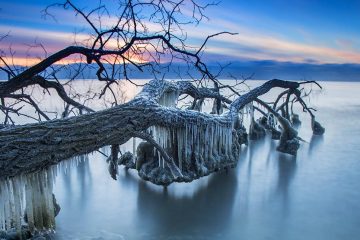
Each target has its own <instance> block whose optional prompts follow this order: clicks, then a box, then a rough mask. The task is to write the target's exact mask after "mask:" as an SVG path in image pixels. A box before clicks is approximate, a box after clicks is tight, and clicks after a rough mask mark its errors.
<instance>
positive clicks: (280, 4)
mask: <svg viewBox="0 0 360 240" xmlns="http://www.w3.org/2000/svg"><path fill="white" fill-rule="evenodd" d="M53 2H54V1H52V0H44V1H39V0H32V1H28V0H12V1H7V0H2V1H1V3H0V36H3V35H6V34H8V37H6V38H5V39H3V40H2V41H1V42H0V49H1V50H2V51H3V52H6V53H7V54H8V55H9V49H10V48H9V47H11V50H12V53H14V56H15V57H14V58H13V61H14V64H19V65H29V64H32V63H34V62H36V61H38V59H40V58H42V57H44V56H45V55H49V54H51V53H54V52H56V51H59V50H61V49H62V48H64V47H66V46H68V45H71V44H72V43H73V41H74V32H77V35H76V39H77V40H79V39H80V40H81V39H85V38H86V35H85V34H83V30H84V29H83V28H84V24H83V22H82V21H81V20H80V18H79V17H74V14H73V13H72V12H71V11H63V10H60V9H54V10H53V11H52V13H54V15H55V16H56V20H54V19H53V18H51V17H46V18H44V17H43V16H42V13H41V11H42V10H43V9H44V8H45V7H46V6H48V5H49V4H51V3H53ZM74 2H75V3H77V4H79V6H85V5H86V2H88V1H80V0H75V1H74ZM109 2H111V0H105V1H104V3H109ZM200 2H204V0H201V1H200ZM84 4H85V5H84ZM205 13H206V15H207V16H208V17H209V19H208V20H204V21H203V23H201V24H199V25H198V26H196V27H194V26H191V27H189V28H187V29H186V30H187V33H188V43H189V44H190V45H191V46H199V45H201V43H202V41H203V40H204V38H205V37H206V36H207V35H210V34H214V33H216V32H220V31H230V32H236V33H238V34H237V35H235V36H229V35H222V36H220V37H217V38H214V39H211V41H210V42H209V44H208V45H207V47H206V52H205V54H204V55H203V58H205V60H208V61H215V60H216V61H247V60H251V61H253V60H259V61H263V60H269V61H279V62H294V63H311V64H329V63H331V64H344V63H346V64H348V63H350V64H360V0H358V1H354V0H347V1H343V0H342V1H340V0H337V1H334V0H271V1H270V0H262V1H261V0H251V1H249V0H246V1H245V0H237V1H234V0H232V1H231V0H223V1H221V2H220V3H219V4H218V5H217V6H212V7H210V8H208V9H207V11H206V12H205ZM38 43H41V44H43V46H44V47H45V48H46V52H45V51H44V50H42V48H39V47H34V46H35V45H37V44H38Z"/></svg>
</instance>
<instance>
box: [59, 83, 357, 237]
mask: <svg viewBox="0 0 360 240" xmlns="http://www.w3.org/2000/svg"><path fill="white" fill-rule="evenodd" d="M253 83H254V85H259V83H260V82H252V83H251V84H253ZM322 85H323V86H324V91H323V92H322V93H321V94H318V95H315V96H312V98H311V104H312V106H315V107H316V108H317V109H318V112H317V113H316V115H317V120H318V121H319V122H320V123H321V124H322V125H323V126H324V127H325V128H326V132H325V134H324V135H323V136H313V135H312V132H311V129H310V123H309V117H308V116H307V115H306V114H305V113H301V109H299V110H300V117H301V120H302V125H301V126H300V127H299V129H298V130H299V135H300V136H301V137H302V138H303V139H304V140H305V141H306V142H305V143H302V144H301V147H300V149H299V152H298V155H297V156H296V157H293V156H289V155H286V154H282V153H278V152H276V150H275V148H276V146H277V141H274V140H271V139H270V136H267V137H266V138H265V139H263V140H259V141H251V142H250V144H249V145H248V146H243V147H242V153H241V157H240V159H239V162H238V166H237V168H235V169H231V170H229V171H228V172H227V173H226V172H221V173H216V174H212V175H211V176H208V177H204V178H201V179H199V180H196V181H194V182H191V183H174V184H171V185H170V186H169V187H167V188H163V187H159V186H155V185H153V184H151V183H147V182H145V181H143V180H141V179H140V178H139V177H138V176H137V173H136V172H135V171H134V170H129V171H126V170H125V169H123V168H120V170H119V177H118V180H117V181H114V180H113V179H112V178H111V177H110V175H109V174H108V171H107V163H106V157H104V156H103V155H101V154H99V153H94V154H90V155H89V160H87V161H84V162H81V163H80V164H79V165H78V166H77V167H72V168H71V169H70V170H69V171H67V173H60V174H59V175H58V177H57V180H56V185H55V188H54V189H55V195H56V198H57V201H58V203H59V204H60V206H61V211H60V214H59V215H58V216H57V218H56V224H57V233H56V239H252V240H256V239H274V240H275V239H287V240H288V239H358V236H360V228H359V226H360V205H359V202H360V192H359V189H360V174H359V173H360V157H359V156H360V148H359V142H360V125H359V121H358V119H360V94H358V90H359V89H360V84H358V83H342V82H341V83H340V82H331V83H330V82H325V83H322ZM134 92H136V91H134ZM271 96H274V95H271V94H270V95H269V97H271ZM128 147H129V146H128ZM125 148H126V146H125ZM123 149H124V148H123ZM103 150H104V151H106V149H103Z"/></svg>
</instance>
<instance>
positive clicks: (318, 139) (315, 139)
mask: <svg viewBox="0 0 360 240" xmlns="http://www.w3.org/2000/svg"><path fill="white" fill-rule="evenodd" d="M323 142H324V135H321V136H319V135H312V136H311V139H310V142H309V150H308V155H311V154H313V152H314V151H316V150H317V148H319V147H320V146H321V145H322V143H323Z"/></svg>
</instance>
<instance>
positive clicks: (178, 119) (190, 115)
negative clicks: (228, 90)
mask: <svg viewBox="0 0 360 240" xmlns="http://www.w3.org/2000/svg"><path fill="white" fill-rule="evenodd" d="M298 86H299V84H298V83H296V82H289V81H282V80H276V79H275V80H270V81H268V82H266V83H265V84H263V85H261V86H260V87H257V88H255V89H253V90H252V91H250V92H248V93H246V94H244V95H242V96H240V97H239V98H238V99H236V100H235V101H234V102H232V103H231V104H230V111H228V112H226V113H224V114H222V115H211V114H206V113H201V112H197V111H190V110H180V109H177V108H174V107H166V106H161V105H159V104H158V102H159V100H160V98H161V97H162V96H163V95H164V94H165V93H166V92H176V93H177V94H178V95H181V94H189V95H191V96H193V97H197V98H198V97H200V96H201V97H202V98H215V99H220V100H222V101H225V102H227V103H230V102H231V101H230V100H227V99H226V98H225V97H223V96H221V95H220V94H219V93H218V92H215V91H212V90H211V89H206V88H204V89H201V88H200V89H198V88H195V87H194V86H193V85H192V84H191V83H189V82H177V83H171V82H168V81H162V80H153V81H151V82H150V83H149V84H147V85H146V86H145V87H144V88H143V90H142V92H140V93H139V94H138V95H137V96H136V97H135V98H134V99H133V100H132V101H130V102H128V103H126V104H123V105H119V106H116V107H113V108H111V109H107V110H103V111H99V112H95V113H90V114H86V115H81V116H76V117H70V118H65V119H61V120H51V121H47V122H42V123H36V124H27V125H23V126H16V127H9V128H3V129H1V130H0V172H1V176H0V178H1V179H4V178H7V177H13V176H16V175H20V174H24V173H30V172H35V171H37V170H40V169H45V168H47V167H48V166H50V165H54V164H57V163H59V162H61V161H63V160H66V159H69V158H72V157H75V156H78V155H82V154H87V153H90V152H93V151H96V150H97V149H99V148H101V147H103V146H107V145H115V144H118V145H121V144H123V143H125V142H126V141H128V140H129V139H130V138H131V137H135V136H136V133H138V132H143V131H145V130H147V129H148V128H149V127H151V126H154V125H156V126H162V127H167V128H169V129H176V128H182V127H185V126H187V125H189V124H192V125H197V126H199V127H200V126H205V127H206V126H207V125H209V124H210V125H211V124H216V125H219V126H224V127H227V128H231V126H233V122H234V121H235V120H236V118H237V116H238V111H239V110H240V109H241V108H243V107H244V106H245V105H246V104H248V103H249V102H252V101H254V100H255V99H256V98H257V97H259V96H260V95H262V94H264V93H266V92H267V91H269V90H270V89H272V88H274V87H281V88H297V87H298ZM205 132H206V131H205Z"/></svg>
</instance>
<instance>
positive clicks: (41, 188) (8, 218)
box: [0, 156, 86, 232]
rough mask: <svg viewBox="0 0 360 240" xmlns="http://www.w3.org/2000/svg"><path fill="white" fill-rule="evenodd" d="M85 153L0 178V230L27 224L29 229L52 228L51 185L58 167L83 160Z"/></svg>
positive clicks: (69, 165) (53, 217) (53, 221)
mask: <svg viewBox="0 0 360 240" xmlns="http://www.w3.org/2000/svg"><path fill="white" fill-rule="evenodd" d="M85 158H86V156H79V157H76V158H73V159H71V160H66V161H62V162H60V163H59V164H58V165H54V166H50V167H48V168H47V169H46V170H41V171H39V172H35V173H29V174H26V175H21V176H16V177H12V178H7V179H3V180H1V181H0V230H9V229H12V228H15V229H17V230H18V231H19V230H20V229H21V226H22V225H24V224H26V223H27V225H28V227H29V230H30V231H31V232H34V231H43V230H51V229H54V228H55V211H54V199H53V185H54V183H55V178H56V175H57V173H58V172H59V171H64V172H67V171H69V169H70V167H72V166H76V165H77V164H78V163H79V162H80V161H84V159H85Z"/></svg>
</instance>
